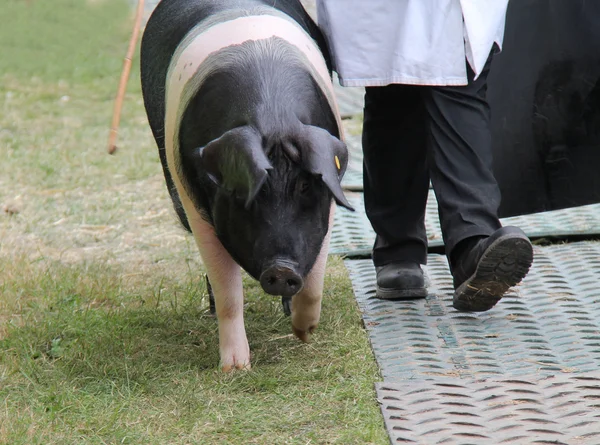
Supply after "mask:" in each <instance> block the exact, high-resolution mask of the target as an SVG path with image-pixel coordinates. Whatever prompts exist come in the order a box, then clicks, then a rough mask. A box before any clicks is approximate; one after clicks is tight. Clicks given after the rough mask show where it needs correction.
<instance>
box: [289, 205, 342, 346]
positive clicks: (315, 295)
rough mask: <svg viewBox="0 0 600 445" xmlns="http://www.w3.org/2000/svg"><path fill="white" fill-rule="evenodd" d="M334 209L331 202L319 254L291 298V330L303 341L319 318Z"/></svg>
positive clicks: (307, 337)
mask: <svg viewBox="0 0 600 445" xmlns="http://www.w3.org/2000/svg"><path fill="white" fill-rule="evenodd" d="M334 210H335V205H333V204H332V205H331V210H330V213H329V230H328V231H327V234H326V235H325V238H324V239H323V245H322V246H321V251H320V252H319V256H318V257H317V260H316V261H315V264H314V266H313V267H312V269H311V271H310V273H309V274H308V275H307V277H306V279H305V280H304V287H303V288H302V290H301V291H300V292H298V293H297V294H296V295H294V297H293V298H292V331H293V332H294V334H295V335H296V337H298V338H299V339H300V340H302V341H303V342H307V341H308V339H309V337H310V334H312V332H313V331H314V330H315V329H316V328H317V325H318V324H319V319H320V318H321V300H322V298H323V283H324V280H325V266H326V265H327V255H328V253H329V240H330V238H331V230H332V227H333V215H334Z"/></svg>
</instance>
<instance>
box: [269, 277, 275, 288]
mask: <svg viewBox="0 0 600 445" xmlns="http://www.w3.org/2000/svg"><path fill="white" fill-rule="evenodd" d="M267 283H269V284H270V285H271V286H272V285H274V284H275V283H277V277H269V278H267Z"/></svg>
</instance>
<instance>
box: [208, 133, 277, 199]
mask: <svg viewBox="0 0 600 445" xmlns="http://www.w3.org/2000/svg"><path fill="white" fill-rule="evenodd" d="M197 161H198V162H199V164H200V166H201V168H203V169H204V170H205V171H206V172H207V173H208V174H209V176H210V177H211V179H212V180H213V181H214V182H215V183H216V184H217V185H219V186H220V187H223V188H224V189H226V190H228V191H230V192H232V193H235V194H236V195H237V196H239V197H240V198H242V199H243V200H244V205H245V207H246V209H248V207H250V204H251V203H252V201H253V200H254V198H255V197H256V195H257V193H258V191H259V190H260V188H261V187H262V185H263V184H264V183H265V181H266V179H267V175H268V173H267V170H269V169H270V168H272V166H271V163H270V162H269V159H267V156H266V155H265V152H264V150H263V148H262V143H261V137H260V135H259V134H258V133H257V132H256V131H254V130H253V129H252V128H250V127H248V126H245V127H238V128H234V129H233V130H229V131H228V132H227V133H225V134H223V136H221V137H220V138H218V139H215V140H214V141H211V142H209V143H208V144H207V145H206V146H204V147H200V148H199V149H198V151H197Z"/></svg>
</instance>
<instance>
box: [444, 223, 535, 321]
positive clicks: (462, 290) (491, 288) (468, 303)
mask: <svg viewBox="0 0 600 445" xmlns="http://www.w3.org/2000/svg"><path fill="white" fill-rule="evenodd" d="M473 244H474V245H472V246H468V247H467V248H466V249H463V250H464V251H463V252H459V253H458V254H457V255H453V256H455V258H452V260H453V261H451V269H452V276H453V277H454V289H456V291H455V292H454V299H453V305H454V307H455V308H456V309H458V310H460V311H472V312H483V311H487V310H488V309H491V308H492V307H494V305H495V304H496V303H497V302H498V301H499V300H500V299H501V298H502V296H503V295H504V294H505V293H506V291H508V289H510V288H511V287H513V286H514V285H516V284H518V283H520V282H521V280H523V278H525V275H527V272H529V268H530V267H531V263H532V262H533V247H532V245H531V242H530V241H529V238H527V235H525V233H523V231H522V230H521V229H519V228H517V227H503V228H501V229H498V230H496V231H495V232H494V233H493V234H492V235H490V236H489V237H484V238H480V239H479V240H478V241H476V242H475V243H473Z"/></svg>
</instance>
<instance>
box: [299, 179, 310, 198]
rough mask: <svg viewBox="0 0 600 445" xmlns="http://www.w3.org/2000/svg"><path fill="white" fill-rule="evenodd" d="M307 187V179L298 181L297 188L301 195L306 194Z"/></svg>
mask: <svg viewBox="0 0 600 445" xmlns="http://www.w3.org/2000/svg"><path fill="white" fill-rule="evenodd" d="M309 189H310V184H309V183H308V181H300V183H299V184H298V190H299V191H300V194H301V195H306V194H307V193H308V190H309Z"/></svg>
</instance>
